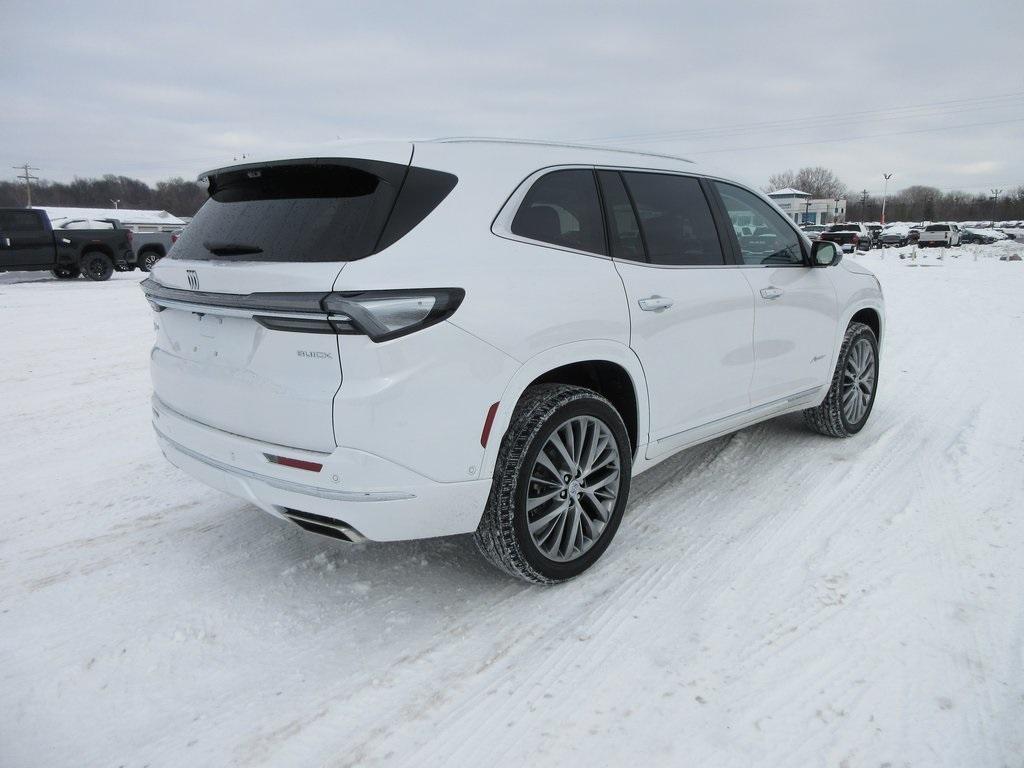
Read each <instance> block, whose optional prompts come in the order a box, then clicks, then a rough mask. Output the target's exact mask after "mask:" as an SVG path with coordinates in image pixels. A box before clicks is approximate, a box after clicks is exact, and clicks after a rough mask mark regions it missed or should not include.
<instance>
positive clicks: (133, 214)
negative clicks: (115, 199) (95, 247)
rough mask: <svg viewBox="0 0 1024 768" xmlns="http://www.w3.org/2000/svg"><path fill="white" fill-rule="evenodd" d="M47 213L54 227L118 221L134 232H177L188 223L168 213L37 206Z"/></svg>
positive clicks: (123, 209)
mask: <svg viewBox="0 0 1024 768" xmlns="http://www.w3.org/2000/svg"><path fill="white" fill-rule="evenodd" d="M34 207H35V208H36V209H37V210H40V211H46V215H47V216H49V217H50V221H51V222H53V226H55V227H59V226H60V225H61V224H62V223H64V222H67V221H84V222H94V221H102V220H104V219H117V220H118V221H120V222H121V226H122V227H124V228H126V229H130V230H132V231H133V232H177V231H178V230H180V229H181V228H182V227H184V226H185V224H187V223H188V222H186V221H184V220H183V219H179V218H178V217H177V216H174V215H172V214H170V213H168V212H167V211H140V210H135V209H132V208H64V207H61V206H55V205H37V206H34Z"/></svg>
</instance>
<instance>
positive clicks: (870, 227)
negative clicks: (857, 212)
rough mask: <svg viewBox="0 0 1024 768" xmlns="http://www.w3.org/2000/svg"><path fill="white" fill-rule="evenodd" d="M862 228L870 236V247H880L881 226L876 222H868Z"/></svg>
mask: <svg viewBox="0 0 1024 768" xmlns="http://www.w3.org/2000/svg"><path fill="white" fill-rule="evenodd" d="M864 228H865V229H867V231H868V232H869V233H870V234H871V247H872V248H878V247H881V245H882V240H881V238H882V225H881V224H879V223H878V222H874V221H869V222H867V223H866V224H865V225H864Z"/></svg>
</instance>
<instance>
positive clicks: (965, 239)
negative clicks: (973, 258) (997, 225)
mask: <svg viewBox="0 0 1024 768" xmlns="http://www.w3.org/2000/svg"><path fill="white" fill-rule="evenodd" d="M1005 239H1006V235H1005V234H1003V233H1002V232H999V231H997V230H994V229H980V228H979V229H965V230H964V231H963V234H962V236H961V238H960V242H961V243H969V244H984V245H988V244H991V243H995V242H998V241H999V240H1005Z"/></svg>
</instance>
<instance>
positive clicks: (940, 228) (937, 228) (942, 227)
mask: <svg viewBox="0 0 1024 768" xmlns="http://www.w3.org/2000/svg"><path fill="white" fill-rule="evenodd" d="M924 231H925V232H949V226H948V225H946V224H932V225H930V226H927V227H925V228H924Z"/></svg>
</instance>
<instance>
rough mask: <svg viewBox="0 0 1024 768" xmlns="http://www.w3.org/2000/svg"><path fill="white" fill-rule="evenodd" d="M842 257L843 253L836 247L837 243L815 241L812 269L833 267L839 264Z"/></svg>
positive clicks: (813, 244) (812, 246)
mask: <svg viewBox="0 0 1024 768" xmlns="http://www.w3.org/2000/svg"><path fill="white" fill-rule="evenodd" d="M842 257H843V254H842V251H840V250H839V248H838V247H836V244H835V243H832V242H829V241H828V240H815V241H814V243H812V244H811V266H812V267H831V266H832V265H833V264H838V263H839V260H840V259H841V258H842Z"/></svg>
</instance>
